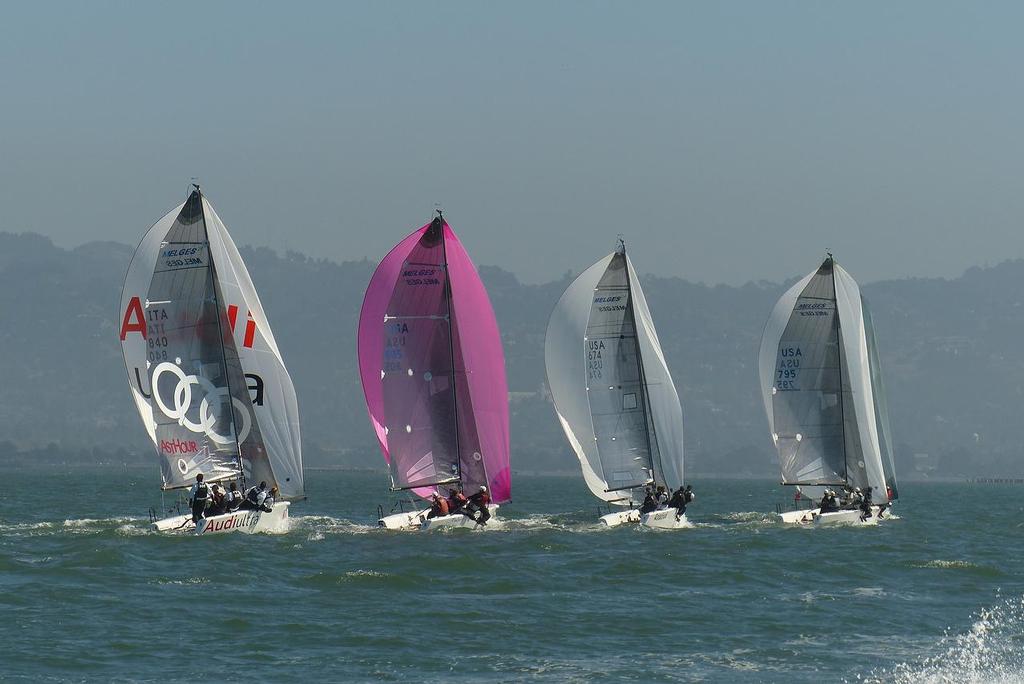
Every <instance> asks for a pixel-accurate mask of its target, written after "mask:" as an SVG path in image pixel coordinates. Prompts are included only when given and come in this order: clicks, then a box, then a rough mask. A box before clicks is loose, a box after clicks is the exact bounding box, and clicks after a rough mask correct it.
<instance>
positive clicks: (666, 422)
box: [626, 255, 683, 489]
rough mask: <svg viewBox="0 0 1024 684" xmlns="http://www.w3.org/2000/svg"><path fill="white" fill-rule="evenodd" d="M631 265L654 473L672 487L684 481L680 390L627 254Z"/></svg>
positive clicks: (631, 286) (630, 278) (630, 276)
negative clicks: (651, 429) (651, 427)
mask: <svg viewBox="0 0 1024 684" xmlns="http://www.w3.org/2000/svg"><path fill="white" fill-rule="evenodd" d="M626 264H627V265H628V267H629V281H630V290H631V295H632V297H633V312H634V315H635V318H636V328H637V340H638V342H639V344H640V356H641V358H642V359H643V365H644V380H645V382H646V384H647V396H648V400H649V402H650V411H651V420H652V422H653V424H654V434H653V435H652V437H653V438H654V439H656V440H657V445H658V446H657V449H656V450H655V455H656V461H655V463H654V468H655V476H657V475H659V474H660V476H661V477H659V478H657V479H658V480H660V481H662V482H663V483H664V484H665V485H666V486H667V487H669V488H670V489H678V488H679V487H680V486H681V485H682V484H683V408H682V404H681V403H680V402H679V393H678V392H676V386H675V383H674V382H672V375H671V373H669V370H668V364H667V363H666V362H665V354H664V352H663V351H662V349H661V342H660V341H659V340H658V332H657V330H655V328H654V319H653V317H652V316H651V310H650V309H649V308H648V306H647V298H646V297H645V296H644V291H643V289H642V288H641V287H640V278H638V277H637V274H636V271H635V270H634V269H633V262H632V261H631V260H630V259H629V256H628V255H627V256H626Z"/></svg>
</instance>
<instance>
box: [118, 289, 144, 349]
mask: <svg viewBox="0 0 1024 684" xmlns="http://www.w3.org/2000/svg"><path fill="white" fill-rule="evenodd" d="M130 332H137V333H139V334H140V335H142V337H143V339H145V337H146V323H145V322H144V321H143V313H142V302H140V301H139V298H138V297H132V300H131V301H130V302H128V308H126V309H125V310H124V318H123V319H121V341H122V342H124V339H125V338H126V337H128V333H130Z"/></svg>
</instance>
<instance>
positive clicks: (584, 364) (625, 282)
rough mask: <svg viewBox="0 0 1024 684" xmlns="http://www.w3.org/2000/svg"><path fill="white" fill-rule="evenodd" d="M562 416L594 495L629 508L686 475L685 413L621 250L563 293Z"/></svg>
mask: <svg viewBox="0 0 1024 684" xmlns="http://www.w3.org/2000/svg"><path fill="white" fill-rule="evenodd" d="M544 361H545V367H546V369H547V378H548V386H549V387H550V390H551V395H552V399H553V400H554V403H555V410H556V412H557V414H558V418H559V421H560V423H561V425H562V428H563V430H564V431H565V435H566V437H567V439H568V440H569V443H570V445H571V446H572V448H573V450H574V451H575V452H576V455H577V457H578V458H579V460H580V466H581V468H582V470H583V477H584V480H585V481H586V483H587V485H588V487H590V490H591V491H592V492H593V493H594V495H595V496H598V497H599V498H601V499H604V500H605V501H611V502H617V503H626V502H628V500H629V498H630V494H629V491H628V490H629V489H632V488H635V487H640V486H643V485H644V484H645V483H647V482H652V481H653V482H656V483H659V484H665V485H666V486H668V487H670V488H676V487H678V486H679V485H680V484H681V483H682V477H683V429H682V408H681V406H680V403H679V396H678V394H677V393H676V389H675V385H674V384H673V382H672V378H671V376H670V374H669V371H668V366H667V364H666V362H665V357H664V353H663V352H662V349H661V344H660V342H659V341H658V336H657V332H656V331H655V329H654V324H653V321H652V318H651V314H650V310H649V309H648V307H647V301H646V299H645V297H644V295H643V290H642V289H641V287H640V281H639V279H638V278H637V275H636V272H635V271H634V270H633V267H632V264H631V263H630V260H629V258H628V256H627V255H626V253H625V250H624V249H621V250H619V251H617V252H614V253H612V254H610V255H608V256H607V257H604V258H603V259H601V260H600V261H598V262H597V263H596V264H594V265H593V266H591V267H590V268H588V269H587V270H586V271H584V272H583V273H582V274H581V275H580V276H579V277H578V278H577V279H576V280H574V281H573V282H572V283H571V284H570V285H569V287H568V288H567V289H566V291H565V292H564V293H563V294H562V297H561V298H560V299H559V301H558V303H557V304H556V306H555V309H554V311H553V312H552V314H551V318H550V319H549V321H548V329H547V334H546V338H545V347H544Z"/></svg>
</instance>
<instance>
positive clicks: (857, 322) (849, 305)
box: [834, 264, 886, 501]
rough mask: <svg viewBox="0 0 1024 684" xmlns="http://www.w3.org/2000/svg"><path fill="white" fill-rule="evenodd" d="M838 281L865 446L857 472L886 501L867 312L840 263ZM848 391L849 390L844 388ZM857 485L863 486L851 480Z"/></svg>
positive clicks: (846, 351)
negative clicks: (862, 474) (872, 383)
mask: <svg viewBox="0 0 1024 684" xmlns="http://www.w3.org/2000/svg"><path fill="white" fill-rule="evenodd" d="M834 268H835V282H836V304H837V306H838V309H839V322H840V330H841V332H842V343H843V352H844V353H843V361H844V364H845V369H846V370H847V372H848V373H849V379H850V386H849V392H850V394H851V395H852V396H851V398H852V400H853V401H852V404H853V407H854V410H855V411H856V419H857V429H858V431H859V435H858V436H859V438H860V445H861V453H860V456H861V460H858V462H857V463H856V464H852V463H851V464H850V465H851V466H854V465H856V468H857V470H863V471H864V472H865V474H866V482H865V483H863V484H867V485H870V486H871V487H873V488H874V493H875V497H876V498H875V500H876V501H884V500H885V491H886V486H885V468H884V466H883V465H882V453H881V450H880V449H879V445H878V425H877V422H876V420H875V399H874V396H873V392H872V387H871V361H870V357H869V355H868V347H867V338H866V332H865V327H864V313H863V309H862V306H861V296H860V288H859V287H858V286H857V282H856V281H855V280H854V279H853V277H852V276H850V274H849V273H847V272H846V270H845V269H844V268H843V267H842V266H840V265H839V264H835V265H834ZM844 389H845V388H844ZM851 484H853V485H855V486H863V484H862V483H859V482H856V481H851Z"/></svg>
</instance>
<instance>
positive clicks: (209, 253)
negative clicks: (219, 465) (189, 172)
mask: <svg viewBox="0 0 1024 684" xmlns="http://www.w3.org/2000/svg"><path fill="white" fill-rule="evenodd" d="M192 187H194V188H195V189H196V194H198V195H199V214H200V216H201V217H202V219H203V240H204V241H205V243H206V258H207V259H209V260H210V274H211V275H212V276H213V293H212V294H213V306H214V309H216V311H217V339H218V340H219V342H220V359H221V363H223V364H224V384H225V386H226V387H227V390H228V420H229V421H231V435H232V436H233V437H234V440H235V459H236V460H237V461H238V476H239V479H241V481H242V490H243V491H245V470H244V469H243V468H242V445H241V444H240V443H239V442H238V428H237V426H236V425H235V401H234V396H235V395H234V394H232V392H231V373H230V372H229V371H228V357H227V353H226V352H225V351H224V324H223V322H222V321H221V308H220V300H219V298H218V297H217V267H216V265H215V264H214V263H213V248H212V247H210V231H209V229H208V228H207V227H206V209H205V208H204V207H203V191H202V190H200V189H199V185H197V184H195V183H193V184H192Z"/></svg>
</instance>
